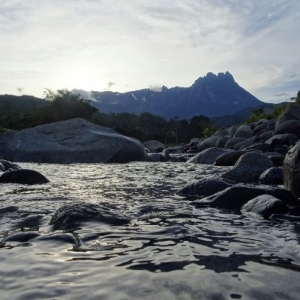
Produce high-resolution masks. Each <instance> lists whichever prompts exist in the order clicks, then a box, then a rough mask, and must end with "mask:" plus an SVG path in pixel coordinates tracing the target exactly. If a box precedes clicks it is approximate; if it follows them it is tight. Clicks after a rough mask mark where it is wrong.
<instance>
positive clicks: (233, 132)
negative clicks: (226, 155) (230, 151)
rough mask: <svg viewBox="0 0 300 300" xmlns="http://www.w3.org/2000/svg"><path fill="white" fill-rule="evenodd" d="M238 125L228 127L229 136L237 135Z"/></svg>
mask: <svg viewBox="0 0 300 300" xmlns="http://www.w3.org/2000/svg"><path fill="white" fill-rule="evenodd" d="M236 129H237V128H236V126H231V127H230V128H229V129H228V135H229V137H231V138H233V136H234V135H235V133H236Z"/></svg>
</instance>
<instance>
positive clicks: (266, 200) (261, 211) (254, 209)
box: [242, 195, 289, 218]
mask: <svg viewBox="0 0 300 300" xmlns="http://www.w3.org/2000/svg"><path fill="white" fill-rule="evenodd" d="M242 212H247V213H256V214H258V215H261V216H262V217H265V218H268V217H270V216H271V215H273V214H286V213H288V212H289V208H288V206H287V205H286V204H285V203H284V202H283V201H281V200H279V199H277V198H275V197H273V196H271V195H261V196H258V197H256V198H254V199H252V200H250V201H248V202H247V203H246V204H245V205H244V206H243V207H242Z"/></svg>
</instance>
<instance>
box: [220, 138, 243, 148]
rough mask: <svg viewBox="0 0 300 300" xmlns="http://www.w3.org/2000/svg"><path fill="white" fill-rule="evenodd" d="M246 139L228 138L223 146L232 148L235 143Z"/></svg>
mask: <svg viewBox="0 0 300 300" xmlns="http://www.w3.org/2000/svg"><path fill="white" fill-rule="evenodd" d="M246 140H247V139H246V138H239V137H238V138H237V137H236V138H232V139H229V140H228V141H227V142H226V144H225V148H228V149H233V147H234V146H235V145H236V144H237V143H241V142H244V141H246Z"/></svg>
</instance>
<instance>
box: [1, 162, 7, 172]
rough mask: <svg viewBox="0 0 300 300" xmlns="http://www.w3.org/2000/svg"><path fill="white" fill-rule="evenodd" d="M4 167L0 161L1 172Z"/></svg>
mask: <svg viewBox="0 0 300 300" xmlns="http://www.w3.org/2000/svg"><path fill="white" fill-rule="evenodd" d="M5 170H6V169H5V167H4V165H3V164H2V163H1V162H0V171H2V172H5Z"/></svg>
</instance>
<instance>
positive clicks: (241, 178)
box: [222, 152, 274, 183]
mask: <svg viewBox="0 0 300 300" xmlns="http://www.w3.org/2000/svg"><path fill="white" fill-rule="evenodd" d="M271 167H274V164H273V162H272V160H271V159H270V158H268V157H267V156H265V155H264V154H262V153H259V152H247V153H245V154H243V155H242V156H241V157H240V158H239V159H238V161H237V162H236V163H235V165H234V167H233V168H232V169H231V170H229V171H227V172H225V173H224V174H222V177H223V178H226V179H229V180H233V181H235V182H244V183H251V182H252V183H256V182H258V179H259V176H260V174H261V173H262V172H264V171H265V170H267V169H269V168H271Z"/></svg>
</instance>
